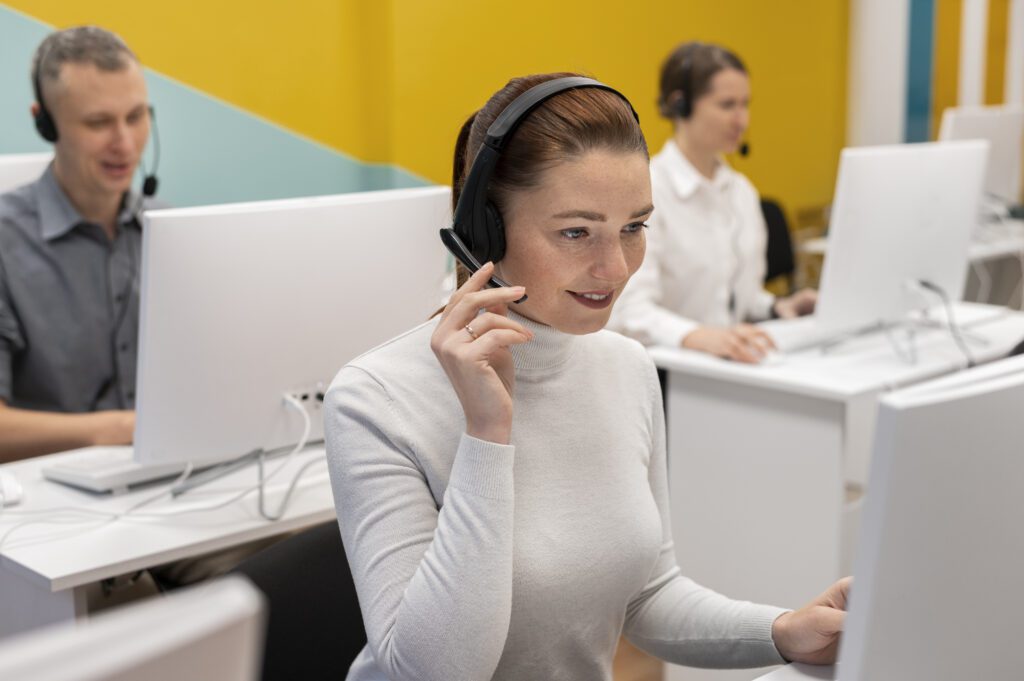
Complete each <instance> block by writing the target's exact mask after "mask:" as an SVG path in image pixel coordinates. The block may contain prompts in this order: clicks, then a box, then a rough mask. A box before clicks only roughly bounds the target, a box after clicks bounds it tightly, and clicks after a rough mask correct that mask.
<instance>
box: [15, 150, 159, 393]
mask: <svg viewBox="0 0 1024 681" xmlns="http://www.w3.org/2000/svg"><path fill="white" fill-rule="evenodd" d="M136 202H137V197H136V196H134V195H132V194H129V195H128V196H126V198H125V201H124V203H123V208H122V211H121V214H120V216H119V217H118V223H119V225H120V226H119V229H118V230H117V236H116V238H114V239H113V240H111V239H110V238H109V237H108V236H107V234H106V232H104V230H103V228H102V227H100V226H99V225H96V224H92V223H89V222H86V221H85V220H83V219H82V217H81V216H80V215H79V214H78V212H77V211H76V210H75V209H74V207H73V206H72V205H71V202H70V201H69V200H68V197H67V195H66V194H65V193H64V191H63V190H62V189H61V188H60V185H58V184H57V179H56V178H55V177H54V174H53V166H52V165H51V166H50V167H49V168H47V169H46V171H45V172H44V173H43V175H42V177H40V178H39V179H38V180H37V181H35V182H33V183H31V184H28V185H25V186H24V187H20V188H18V189H15V190H14V191H11V192H8V193H6V194H3V195H0V399H2V400H4V401H5V402H7V404H9V405H10V406H12V407H19V408H22V409H36V410H41V411H60V412H87V411H96V410H99V409H132V408H134V406H135V358H136V350H137V347H138V330H139V266H140V262H141V247H142V232H141V228H140V226H139V223H138V221H137V220H136V218H135V216H134V215H133V213H132V209H133V208H135V206H136Z"/></svg>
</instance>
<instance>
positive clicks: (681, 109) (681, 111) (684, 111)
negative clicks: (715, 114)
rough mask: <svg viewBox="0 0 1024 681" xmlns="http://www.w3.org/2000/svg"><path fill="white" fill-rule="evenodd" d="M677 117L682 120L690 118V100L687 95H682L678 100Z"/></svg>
mask: <svg viewBox="0 0 1024 681" xmlns="http://www.w3.org/2000/svg"><path fill="white" fill-rule="evenodd" d="M676 115H677V116H679V117H680V118H689V117H690V100H689V99H687V97H686V95H685V94H682V93H680V95H679V99H678V100H676Z"/></svg>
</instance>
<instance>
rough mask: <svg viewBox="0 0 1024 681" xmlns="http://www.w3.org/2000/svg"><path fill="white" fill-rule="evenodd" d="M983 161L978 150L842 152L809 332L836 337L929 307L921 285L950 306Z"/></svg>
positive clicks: (935, 146) (977, 145)
mask: <svg viewBox="0 0 1024 681" xmlns="http://www.w3.org/2000/svg"><path fill="white" fill-rule="evenodd" d="M987 154H988V143H987V142H983V141H969V142H946V143H941V144H940V143H936V142H932V143H923V144H901V145H894V146H878V147H857V148H848V149H844V150H843V152H842V155H841V157H840V161H839V177H838V179H837V180H836V193H835V200H834V202H833V205H832V220H831V224H830V226H829V236H828V242H829V243H828V254H827V255H826V257H825V262H824V265H823V266H822V276H821V287H820V292H819V298H818V305H817V309H816V310H815V314H814V320H815V324H816V325H817V326H818V327H819V329H820V330H822V331H827V332H836V333H840V332H845V331H854V330H858V329H864V328H868V327H872V326H876V325H878V324H888V323H897V322H900V321H903V320H904V319H905V318H906V315H907V313H908V312H910V311H912V310H915V309H923V308H927V307H931V306H934V305H936V304H938V303H939V302H940V301H939V300H937V299H935V298H932V299H929V298H927V297H926V296H923V295H922V292H921V291H920V290H917V289H915V288H914V287H913V286H911V282H913V281H917V280H925V281H929V282H931V283H932V284H934V285H935V286H937V287H939V288H940V289H942V290H944V291H945V292H946V293H947V295H948V296H949V298H950V299H951V300H959V299H960V296H961V295H962V292H963V288H964V278H965V277H966V276H967V262H968V256H967V249H968V245H969V241H970V235H971V231H972V230H973V228H974V225H975V223H976V222H977V215H978V206H979V202H980V199H981V186H982V178H983V176H984V171H985V161H986V158H987Z"/></svg>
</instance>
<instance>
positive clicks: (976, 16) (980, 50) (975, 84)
mask: <svg viewBox="0 0 1024 681" xmlns="http://www.w3.org/2000/svg"><path fill="white" fill-rule="evenodd" d="M987 36H988V0H964V4H963V12H962V14H961V20H960V86H959V92H958V96H957V104H958V105H959V106H981V105H982V104H984V103H985V51H986V45H985V42H986V38H987Z"/></svg>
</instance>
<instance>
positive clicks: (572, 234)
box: [560, 229, 587, 241]
mask: <svg viewBox="0 0 1024 681" xmlns="http://www.w3.org/2000/svg"><path fill="white" fill-rule="evenodd" d="M560 233H561V235H562V236H564V237H565V238H566V239H568V240H569V241H576V240H578V239H580V238H581V237H583V236H586V234H587V230H585V229H563V230H562V231H561V232H560Z"/></svg>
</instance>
